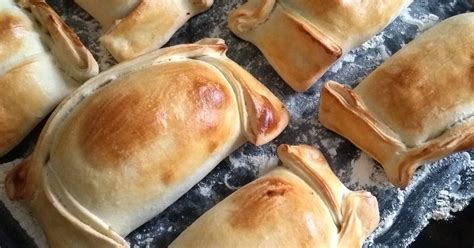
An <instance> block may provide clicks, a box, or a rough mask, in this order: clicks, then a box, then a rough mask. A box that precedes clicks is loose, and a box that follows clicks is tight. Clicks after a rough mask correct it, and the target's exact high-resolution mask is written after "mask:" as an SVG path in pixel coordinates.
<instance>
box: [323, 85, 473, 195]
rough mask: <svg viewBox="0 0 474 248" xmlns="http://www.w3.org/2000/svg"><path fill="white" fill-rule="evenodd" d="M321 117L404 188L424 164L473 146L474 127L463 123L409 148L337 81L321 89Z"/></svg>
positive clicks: (393, 182) (397, 184)
mask: <svg viewBox="0 0 474 248" xmlns="http://www.w3.org/2000/svg"><path fill="white" fill-rule="evenodd" d="M319 120H320V121H321V123H322V124H323V125H324V126H325V127H327V128H328V129H330V130H332V131H334V132H336V133H338V134H340V135H342V136H344V137H345V138H347V139H349V140H350V141H351V142H352V143H354V144H355V145H356V146H357V147H359V148H360V149H361V150H363V151H364V152H366V153H368V154H369V155H370V156H371V157H372V158H374V159H375V160H377V161H378V162H379V163H380V164H381V165H382V167H383V168H384V170H385V172H386V174H387V176H388V178H389V180H390V182H391V183H392V184H394V185H395V186H397V187H401V188H404V187H406V186H407V185H408V183H409V181H410V179H411V178H412V176H413V173H414V171H415V170H416V168H418V167H420V166H421V165H422V164H424V163H427V162H429V161H432V160H434V159H437V158H441V157H444V156H447V155H449V154H450V153H452V152H456V151H461V150H464V149H467V148H470V147H473V146H474V126H473V125H460V126H459V127H455V128H454V129H453V130H451V131H449V132H447V133H445V134H443V135H441V136H440V137H437V138H435V139H432V140H430V141H427V142H425V143H424V144H422V145H420V146H417V147H413V148H408V147H407V146H406V145H405V144H404V143H403V142H402V141H400V140H399V139H398V138H396V137H392V136H389V135H388V134H387V133H388V132H389V130H390V129H389V127H387V126H386V125H384V124H383V123H380V122H379V121H378V120H376V119H375V118H374V117H373V116H372V115H371V114H370V112H369V111H368V110H367V109H366V108H365V107H364V104H363V103H362V102H361V100H360V99H359V97H358V96H357V95H356V94H355V93H354V92H353V91H352V90H351V89H349V88H347V87H345V86H343V85H341V84H338V83H336V82H328V83H326V84H324V86H323V88H322V92H321V105H320V111H319Z"/></svg>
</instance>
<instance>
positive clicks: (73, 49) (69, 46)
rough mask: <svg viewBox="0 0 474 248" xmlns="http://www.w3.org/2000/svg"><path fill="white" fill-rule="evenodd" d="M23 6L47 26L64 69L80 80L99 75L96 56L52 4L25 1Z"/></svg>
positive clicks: (55, 52) (53, 50)
mask: <svg viewBox="0 0 474 248" xmlns="http://www.w3.org/2000/svg"><path fill="white" fill-rule="evenodd" d="M22 6H23V7H24V8H29V9H30V10H31V12H32V13H33V15H34V16H35V18H36V19H37V20H38V21H39V22H40V23H41V25H42V26H43V27H44V28H45V31H46V34H47V36H48V37H49V38H50V41H49V42H50V44H48V45H49V46H50V48H51V50H52V52H53V54H54V55H55V57H56V58H57V59H58V60H59V62H60V66H61V67H62V69H63V70H65V71H66V72H67V73H68V74H70V76H72V77H73V78H74V79H75V80H77V81H79V82H83V81H85V80H87V79H89V78H91V77H93V76H95V75H97V73H98V72H99V69H98V65H97V62H96V61H95V59H94V57H93V56H92V54H91V53H90V52H89V50H88V49H87V48H86V47H85V46H84V45H83V44H82V42H81V40H80V39H79V37H78V36H77V35H76V34H75V33H74V32H73V31H72V30H71V28H70V27H69V26H67V24H66V23H64V21H63V20H62V19H61V17H60V16H59V15H58V14H57V13H56V12H55V11H54V10H53V9H52V8H51V6H49V5H48V4H47V3H46V2H45V1H44V0H29V1H23V2H22Z"/></svg>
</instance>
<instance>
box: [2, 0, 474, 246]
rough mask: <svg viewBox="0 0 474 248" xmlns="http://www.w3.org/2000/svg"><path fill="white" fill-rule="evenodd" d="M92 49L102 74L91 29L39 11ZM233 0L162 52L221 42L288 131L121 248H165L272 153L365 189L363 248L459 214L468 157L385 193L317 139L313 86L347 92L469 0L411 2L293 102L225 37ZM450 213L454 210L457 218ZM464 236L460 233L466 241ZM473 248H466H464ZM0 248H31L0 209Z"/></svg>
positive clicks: (368, 170)
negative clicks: (316, 161) (372, 211)
mask: <svg viewBox="0 0 474 248" xmlns="http://www.w3.org/2000/svg"><path fill="white" fill-rule="evenodd" d="M48 2H49V3H50V4H51V5H52V6H53V7H54V8H55V9H56V10H57V11H58V12H59V13H60V14H61V15H62V16H63V17H64V18H65V20H66V22H67V23H68V24H70V25H71V26H72V27H73V28H74V29H75V30H76V32H77V33H78V34H79V36H80V37H81V39H82V41H83V42H84V43H85V44H86V45H87V46H88V47H89V48H90V49H91V51H92V52H93V54H94V56H95V57H96V59H97V60H98V62H99V64H100V67H101V69H102V70H103V69H107V68H108V67H110V66H112V65H113V64H114V63H115V62H114V61H113V59H112V58H111V57H110V55H108V54H107V52H106V51H105V50H104V49H103V48H102V47H101V46H100V44H99V43H98V42H97V39H98V37H99V36H100V27H99V25H98V23H97V22H95V21H94V20H93V19H92V18H91V17H90V16H88V15H87V14H86V13H85V12H83V11H82V10H81V9H79V8H78V7H77V6H76V5H75V4H74V3H72V1H70V0H64V1H63V0H50V1H48ZM242 2H244V1H242V0H215V3H214V5H213V7H212V8H211V9H210V10H209V11H207V12H206V13H204V14H202V15H199V16H197V17H195V18H193V19H191V20H190V22H188V23H187V24H186V25H185V26H184V27H183V28H181V29H180V30H179V31H178V32H177V33H176V34H175V35H174V36H173V38H172V39H171V41H170V42H169V43H168V44H167V46H169V45H174V44H181V43H190V42H194V41H197V40H199V39H201V38H204V37H220V38H223V39H225V40H226V42H227V44H228V45H229V51H228V55H229V57H230V58H232V59H233V60H234V61H236V62H237V63H239V64H240V65H242V66H243V67H244V68H246V69H247V70H248V71H249V72H250V73H252V74H253V75H254V76H255V77H256V78H258V79H259V80H260V81H262V82H263V83H264V84H265V85H266V86H267V87H268V88H270V90H271V91H272V92H273V93H275V94H276V95H277V96H278V97H279V98H280V99H282V100H283V101H284V102H285V104H286V106H287V107H288V108H289V110H290V112H291V121H290V124H289V126H288V128H287V129H286V130H285V131H284V132H283V133H282V135H281V136H280V137H278V138H277V139H275V140H274V141H273V142H271V143H270V144H267V145H264V146H261V147H255V146H253V145H250V144H246V145H244V146H242V147H241V148H240V149H238V150H237V151H235V152H234V153H233V154H232V155H231V156H230V157H229V158H227V159H226V160H224V161H223V162H221V163H220V164H219V165H218V166H217V167H216V168H215V169H214V170H213V171H212V172H211V173H210V174H209V175H208V176H207V177H206V178H204V179H203V180H202V181H201V182H199V183H198V184H197V185H196V186H195V187H194V188H192V189H191V190H190V191H189V192H188V193H187V194H186V195H184V196H183V197H181V198H180V199H179V200H178V201H177V202H176V203H175V204H173V205H172V206H170V207H169V208H168V209H167V210H165V211H164V212H163V213H161V214H160V215H158V216H156V217H155V218H153V219H152V220H151V221H149V222H147V223H146V224H144V225H143V226H141V227H140V228H138V229H137V230H135V231H134V232H132V233H131V234H130V235H129V236H128V237H127V240H128V241H129V242H130V244H131V247H165V246H167V245H168V244H169V243H170V242H171V241H172V240H173V239H174V238H175V237H176V236H177V235H179V234H180V233H181V232H182V231H183V230H184V229H185V228H186V227H187V226H188V225H190V224H191V223H192V222H193V221H194V220H196V219H197V218H198V217H199V216H200V215H201V214H203V213H204V212H205V211H206V210H208V209H209V208H211V207H212V206H214V205H215V204H216V203H218V202H219V201H221V200H222V199H224V198H225V197H226V196H227V195H229V194H230V193H232V192H233V191H235V190H236V189H238V188H239V187H241V186H242V185H244V184H246V183H248V182H250V181H252V180H253V179H255V178H256V177H257V176H258V175H260V174H262V173H264V172H266V171H268V170H269V169H270V168H272V167H274V166H277V164H278V159H277V158H276V156H275V152H276V147H277V145H278V144H282V143H289V144H301V143H305V144H312V145H314V146H316V147H319V148H320V149H321V150H322V152H323V153H324V154H325V155H326V157H327V159H328V161H329V163H330V164H331V167H332V168H333V170H334V171H335V173H336V174H337V175H338V176H339V177H340V179H341V180H342V181H343V182H344V183H345V184H346V185H347V186H348V187H349V188H351V189H355V190H359V189H365V190H369V191H371V192H372V193H373V194H374V195H375V196H377V198H378V201H379V206H380V214H381V224H380V226H379V227H378V228H377V230H376V231H375V232H374V234H373V235H371V236H370V237H369V238H368V240H367V241H366V242H365V244H364V246H365V247H384V246H385V247H387V246H388V247H404V246H408V245H409V244H410V243H411V242H412V241H413V240H414V239H415V238H416V237H417V236H418V234H419V233H420V231H421V230H422V229H423V227H425V226H426V225H427V223H428V220H429V219H430V218H432V217H434V218H441V219H442V218H447V217H448V216H449V211H450V210H460V209H462V208H463V207H464V206H465V205H467V203H468V202H469V201H470V199H472V198H473V197H474V184H473V181H474V165H473V163H472V160H471V157H472V155H474V151H473V150H471V151H467V152H463V153H458V154H454V155H452V156H449V157H448V158H445V159H443V160H440V161H438V162H435V163H433V164H431V165H429V166H425V167H422V168H421V169H419V170H418V171H417V173H416V175H415V179H414V181H413V182H412V183H411V184H410V186H409V187H407V189H405V190H399V189H396V188H394V187H392V186H391V185H390V184H388V182H387V179H386V177H385V175H384V173H383V171H382V170H381V169H380V168H379V167H378V166H377V165H376V163H375V162H373V161H372V160H371V159H370V158H368V157H367V156H366V155H365V154H363V153H361V152H360V151H359V150H358V149H357V148H355V147H354V146H353V145H352V144H351V143H350V142H348V141H346V140H344V139H342V138H341V137H339V136H338V135H336V134H334V133H332V132H330V131H328V130H326V129H325V128H324V127H322V125H321V124H320V123H319V122H318V120H317V112H318V111H317V109H318V106H319V90H320V85H321V82H325V81H327V80H336V81H338V82H341V83H345V84H347V85H349V86H351V87H354V86H356V85H357V83H358V82H360V81H361V80H362V79H363V78H364V77H365V76H366V75H368V74H369V73H370V72H371V71H373V70H374V69H375V68H376V67H377V66H378V65H380V64H381V63H382V62H383V61H384V60H386V59H387V58H388V57H389V56H390V55H391V54H393V53H394V52H396V51H398V50H399V49H400V48H401V47H402V46H403V45H404V44H407V43H408V42H409V41H411V40H412V39H413V38H414V37H416V36H417V35H418V34H419V33H421V32H423V31H424V30H426V29H427V28H429V27H430V26H432V25H434V24H435V23H437V22H439V21H441V20H443V19H446V18H448V17H451V16H454V15H456V14H460V13H464V12H469V11H473V10H474V9H473V6H472V4H471V3H469V1H468V0H459V1H457V0H441V1H423V0H415V2H414V3H413V4H412V5H411V6H410V7H409V8H408V9H407V10H406V11H404V12H403V13H402V14H401V16H400V17H399V18H397V19H396V20H395V21H394V22H393V23H392V24H391V25H390V26H389V27H387V28H386V29H385V30H384V31H383V32H382V33H380V34H378V35H376V36H375V37H374V38H372V39H371V40H370V41H369V42H367V43H365V44H364V45H362V46H361V47H359V48H357V49H355V50H353V51H352V52H350V53H349V54H347V55H345V56H344V57H343V58H342V59H341V60H340V61H339V62H337V63H336V64H335V65H333V66H332V67H331V69H330V70H329V71H328V72H327V73H326V74H325V75H324V76H323V77H322V79H320V80H319V81H318V84H316V85H315V86H313V87H312V88H311V89H310V90H308V91H307V92H304V93H295V92H294V91H292V90H291V89H290V88H289V87H288V86H286V84H285V83H284V82H283V81H282V80H281V79H280V78H279V76H278V75H277V74H276V73H275V71H274V70H273V69H272V68H271V66H270V65H269V64H268V63H267V62H266V60H265V59H264V57H263V56H262V54H261V53H260V52H259V51H258V50H257V49H256V48H255V47H254V46H253V45H251V44H249V43H247V42H245V41H242V40H240V39H238V38H237V37H235V36H234V35H232V34H231V33H230V31H229V30H228V28H227V16H228V13H229V12H230V11H231V10H232V9H235V8H236V6H238V5H239V4H241V3H242ZM43 124H44V122H43V123H42V124H40V125H39V126H38V127H37V128H36V129H35V130H34V131H33V132H32V134H30V135H29V136H28V138H26V139H25V141H23V142H22V144H20V145H19V146H18V147H17V148H16V149H15V150H14V151H12V152H11V153H9V154H7V155H6V156H4V157H3V158H1V159H0V163H3V162H7V161H11V160H14V159H16V158H21V157H24V156H26V155H27V154H28V153H29V152H30V151H31V149H32V147H33V145H34V141H35V140H36V138H37V136H38V133H39V132H40V130H41V126H42V125H43ZM456 208H457V209H456ZM466 235H469V233H466ZM473 245H474V244H471V245H470V246H471V247H472V246H473ZM0 246H2V247H35V246H36V244H35V242H34V241H33V240H32V239H31V238H30V237H29V236H28V235H27V234H26V232H25V231H24V230H23V228H22V227H21V226H20V225H19V223H18V222H17V221H16V220H15V219H14V218H12V216H11V215H10V214H9V211H8V210H7V209H6V208H5V205H4V204H3V203H1V202H0Z"/></svg>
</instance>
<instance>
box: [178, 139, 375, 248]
mask: <svg viewBox="0 0 474 248" xmlns="http://www.w3.org/2000/svg"><path fill="white" fill-rule="evenodd" d="M278 155H279V157H280V159H281V160H282V161H283V166H284V167H279V168H277V169H274V170H273V171H271V172H269V173H268V174H266V175H265V176H263V177H261V178H259V179H257V180H256V181H254V182H251V183H249V184H248V185H246V186H244V187H243V188H241V189H239V190H238V191H236V192H234V193H233V194H232V195H230V196H229V197H227V198H226V199H224V200H223V201H222V202H220V203H219V204H217V205H216V206H215V207H213V208H212V209H210V210H209V211H208V212H206V213H205V214H204V215H203V216H201V217H200V218H199V219H198V220H196V222H194V223H193V224H192V225H191V226H190V227H188V228H187V229H186V230H185V231H184V232H183V233H182V234H181V235H180V236H179V237H178V238H177V239H176V240H175V241H174V242H173V243H172V244H171V246H170V247H195V248H198V247H245V248H246V247H262V248H263V247H361V245H362V243H363V241H364V240H365V238H366V237H367V236H368V235H369V234H370V233H371V232H372V231H373V230H374V229H375V227H376V226H377V225H378V222H379V211H378V204H377V199H376V198H375V197H374V196H372V195H371V194H370V193H369V192H365V191H359V192H353V191H350V190H348V189H347V188H346V187H344V185H343V184H342V183H341V182H340V181H339V179H338V178H337V177H336V175H334V173H333V172H332V170H331V168H330V167H329V166H328V164H327V162H326V159H325V158H324V156H323V155H322V153H321V152H320V151H318V150H317V149H315V148H313V147H310V146H306V145H301V146H288V145H282V146H280V147H279V149H278Z"/></svg>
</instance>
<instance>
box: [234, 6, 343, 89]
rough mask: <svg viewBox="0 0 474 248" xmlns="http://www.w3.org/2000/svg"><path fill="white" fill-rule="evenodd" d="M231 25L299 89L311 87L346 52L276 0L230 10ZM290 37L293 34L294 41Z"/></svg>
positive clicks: (235, 31) (283, 76) (288, 81)
mask: <svg viewBox="0 0 474 248" xmlns="http://www.w3.org/2000/svg"><path fill="white" fill-rule="evenodd" d="M229 28H230V29H231V30H232V32H234V33H235V34H236V35H237V36H239V37H240V38H242V39H245V40H248V41H250V42H252V43H253V44H254V45H256V46H257V47H258V48H259V49H260V50H261V51H262V53H263V54H264V55H265V57H266V58H267V59H268V61H269V62H270V64H271V65H272V66H273V67H274V68H275V70H276V71H277V72H278V74H279V75H280V76H281V77H282V78H283V80H285V81H286V82H287V83H288V85H290V87H292V88H293V89H294V90H295V91H298V92H303V91H306V90H308V89H309V88H310V87H311V86H312V85H313V84H314V83H315V82H316V81H317V80H318V79H319V78H320V77H321V76H322V75H323V74H324V73H325V72H326V71H327V69H328V68H329V67H330V65H332V64H333V63H334V62H335V61H336V60H337V59H339V58H340V57H341V55H342V54H343V51H342V48H341V46H340V45H339V44H337V43H336V42H335V41H334V40H333V39H332V38H331V37H329V36H327V35H325V34H324V33H323V32H321V31H320V30H319V29H318V28H317V27H316V26H314V25H313V24H311V23H310V22H309V21H308V20H306V19H305V18H304V17H302V16H300V15H298V14H297V13H294V11H291V10H289V9H287V8H285V7H283V6H282V5H281V4H277V3H275V1H264V2H263V3H261V4H260V5H257V3H254V1H248V2H247V3H246V4H244V5H243V6H242V7H240V8H238V9H237V10H235V11H234V12H232V13H231V15H230V18H229ZM282 34H284V35H282ZM268 37H271V39H269V38H268ZM288 37H293V38H291V44H288V42H289V41H290V40H289V38H288ZM289 47H291V49H290V48H289Z"/></svg>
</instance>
